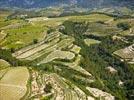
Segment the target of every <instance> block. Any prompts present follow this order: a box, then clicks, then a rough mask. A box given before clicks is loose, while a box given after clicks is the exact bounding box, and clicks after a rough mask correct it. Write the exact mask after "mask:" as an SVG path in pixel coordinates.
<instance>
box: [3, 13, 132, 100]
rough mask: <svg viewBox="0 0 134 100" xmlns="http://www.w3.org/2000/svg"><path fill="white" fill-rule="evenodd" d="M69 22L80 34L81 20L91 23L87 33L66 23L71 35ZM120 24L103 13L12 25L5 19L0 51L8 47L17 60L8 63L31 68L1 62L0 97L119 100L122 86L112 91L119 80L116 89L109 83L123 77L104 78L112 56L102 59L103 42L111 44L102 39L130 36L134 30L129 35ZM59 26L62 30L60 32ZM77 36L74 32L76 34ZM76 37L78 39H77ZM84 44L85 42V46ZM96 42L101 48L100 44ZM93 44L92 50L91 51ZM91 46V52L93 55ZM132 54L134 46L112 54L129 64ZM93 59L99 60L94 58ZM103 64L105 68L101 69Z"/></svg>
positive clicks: (13, 23) (14, 23) (37, 20)
mask: <svg viewBox="0 0 134 100" xmlns="http://www.w3.org/2000/svg"><path fill="white" fill-rule="evenodd" d="M65 21H69V22H72V23H73V24H74V30H76V31H77V29H81V27H82V24H81V22H83V23H84V24H86V25H88V27H87V28H88V29H87V30H86V29H85V30H84V31H82V33H81V34H82V35H81V34H78V33H77V32H76V31H74V30H73V28H71V27H73V25H72V26H71V25H68V27H69V28H70V30H71V31H69V32H68V31H67V32H68V33H67V32H66V31H65V30H66V29H67V28H68V27H66V26H64V22H65ZM125 21H126V22H129V23H130V21H129V19H125ZM120 22H122V20H117V21H116V20H114V17H110V16H107V15H105V14H89V15H83V16H67V17H60V18H46V17H38V18H29V19H25V20H20V19H19V20H17V19H16V21H15V20H11V22H9V23H8V21H7V23H8V24H7V23H6V25H2V26H1V25H0V26H1V27H0V29H1V33H0V46H1V47H2V49H8V50H9V51H8V52H10V51H11V52H10V53H11V54H12V57H13V60H15V61H12V62H11V61H10V60H7V61H10V63H13V64H15V65H16V64H17V66H18V65H26V64H27V62H28V65H29V66H28V68H27V67H15V68H13V64H12V65H10V64H9V63H8V62H6V61H4V60H2V59H0V88H1V90H2V91H0V95H3V96H0V100H19V99H24V100H27V99H28V100H33V99H35V100H36V99H39V98H40V99H42V100H51V99H52V100H96V99H99V100H102V99H104V100H115V97H114V96H117V94H118V93H120V91H122V90H121V89H122V88H121V89H119V92H118V91H117V94H116V95H114V93H113V91H116V89H117V88H120V87H119V86H118V85H117V80H116V81H114V84H112V86H113V85H115V84H116V86H115V87H114V89H113V87H112V86H111V84H110V85H109V83H110V82H111V80H112V81H113V80H114V79H119V76H117V77H115V76H116V75H115V76H114V75H113V76H112V75H111V74H110V75H109V73H105V71H104V73H105V74H106V75H105V76H103V74H101V72H100V71H102V72H103V70H105V69H104V67H105V68H106V67H107V66H108V65H109V64H111V62H108V60H111V59H112V58H110V59H109V58H108V59H104V60H102V58H105V55H104V56H102V55H103V54H104V53H105V52H103V51H105V49H104V50H103V49H101V47H99V46H100V44H101V45H102V46H103V45H104V46H107V45H105V44H104V42H105V41H103V39H104V38H105V37H106V38H107V37H108V36H110V35H111V36H112V37H113V41H112V42H111V41H110V40H109V41H108V42H109V43H111V44H112V43H113V44H114V43H115V44H116V42H117V40H119V39H117V37H121V39H122V37H123V36H124V33H123V32H128V34H129V33H130V31H131V33H132V34H133V27H131V28H130V29H129V30H126V31H123V30H122V29H121V28H118V27H117V24H118V23H120ZM79 23H80V24H79ZM75 24H76V26H75ZM132 25H133V22H132V23H131V26H132ZM62 26H63V27H62ZM61 27H62V28H63V30H61V31H60V28H61ZM77 27H78V28H77ZM82 28H83V27H82ZM72 30H73V31H72ZM49 31H50V32H49ZM59 31H60V32H59ZM74 32H76V33H75V34H73V33H74ZM76 34H78V36H79V35H80V37H75V35H76ZM90 35H91V37H90ZM92 35H93V36H92ZM116 36H117V37H116ZM125 36H126V34H125ZM115 38H116V39H115ZM108 39H109V38H108ZM34 40H36V41H34ZM81 40H82V41H81ZM125 40H126V41H127V42H129V40H127V39H126V37H124V38H123V39H122V42H123V43H126V42H125ZM82 43H84V44H83V45H82ZM85 44H86V45H85ZM96 44H98V45H97V46H96ZM111 44H110V45H111ZM91 45H92V46H93V47H92V48H90V47H91ZM89 48H90V49H91V50H93V51H89ZM94 48H95V49H94ZM98 48H99V49H100V50H102V51H101V52H99V53H98V51H99V50H98V51H97V50H96V49H98ZM109 48H110V47H108V50H109ZM115 48H116V47H115ZM115 48H114V49H115ZM85 49H86V50H87V51H86V50H85ZM114 49H113V50H114ZM108 50H107V51H108ZM92 52H93V53H92ZM6 53H7V52H6ZM84 53H86V54H84ZM90 53H91V55H90ZM133 53H134V52H133V45H131V46H130V47H127V48H125V49H121V50H118V51H115V52H114V55H116V56H118V57H120V58H121V59H125V60H126V59H127V60H129V61H130V60H131V63H132V62H133V60H134V58H133V57H134V54H133ZM98 54H99V55H98ZM90 56H91V57H92V58H91V57H90ZM94 56H97V57H98V58H94ZM100 56H101V57H102V58H100ZM111 56H112V55H110V57H111ZM89 57H90V58H89ZM6 59H8V58H6ZM98 59H99V60H98ZM90 60H91V61H90ZM112 60H113V61H114V60H115V59H112ZM93 61H94V62H93ZM100 62H103V64H102V65H101V63H100ZM96 64H98V66H99V67H98V66H97V65H96ZM112 64H113V63H112ZM102 66H103V67H102ZM112 67H116V66H114V65H113V66H112ZM97 68H98V69H97ZM115 69H116V68H115ZM117 72H118V70H117ZM102 77H104V78H102ZM107 77H110V79H111V80H107ZM111 77H112V78H111ZM109 81H110V82H109ZM91 87H92V88H91ZM93 87H95V88H93ZM99 88H100V89H99ZM105 88H106V89H105ZM111 88H112V89H113V90H112V89H111ZM101 89H102V90H104V91H107V92H110V93H112V94H110V93H107V92H104V91H102V90H101ZM111 91H112V92H111ZM115 93H116V92H115ZM14 94H15V96H14ZM122 94H123V93H122ZM113 95H114V96H113ZM117 97H118V96H117ZM119 97H120V95H119ZM119 100H120V98H119Z"/></svg>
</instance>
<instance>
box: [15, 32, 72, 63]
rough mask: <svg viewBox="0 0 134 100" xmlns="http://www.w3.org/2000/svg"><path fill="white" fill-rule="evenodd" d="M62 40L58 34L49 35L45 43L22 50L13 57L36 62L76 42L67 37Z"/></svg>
mask: <svg viewBox="0 0 134 100" xmlns="http://www.w3.org/2000/svg"><path fill="white" fill-rule="evenodd" d="M61 38H62V39H60V35H59V33H58V32H57V33H51V35H50V34H48V35H47V37H46V39H45V40H44V42H43V41H42V42H39V43H37V44H34V45H31V46H28V47H25V48H22V49H20V50H19V51H17V52H15V53H13V56H15V57H16V58H18V59H23V60H35V59H37V58H39V57H41V56H43V55H45V54H48V53H51V52H53V51H54V50H56V49H58V50H61V49H64V48H66V47H68V46H70V45H71V44H72V42H73V41H74V39H73V38H71V37H67V36H61Z"/></svg>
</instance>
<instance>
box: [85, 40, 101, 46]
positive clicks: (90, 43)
mask: <svg viewBox="0 0 134 100" xmlns="http://www.w3.org/2000/svg"><path fill="white" fill-rule="evenodd" d="M84 42H85V44H86V45H87V46H90V45H92V44H98V43H101V41H98V40H94V39H84Z"/></svg>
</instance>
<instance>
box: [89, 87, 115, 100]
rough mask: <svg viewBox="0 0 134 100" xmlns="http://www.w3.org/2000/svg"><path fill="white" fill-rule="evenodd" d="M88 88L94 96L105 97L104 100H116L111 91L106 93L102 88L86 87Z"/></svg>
mask: <svg viewBox="0 0 134 100" xmlns="http://www.w3.org/2000/svg"><path fill="white" fill-rule="evenodd" d="M86 88H87V90H89V91H90V92H91V93H92V94H93V96H94V97H98V98H99V99H102V100H103V99H104V100H115V98H114V96H112V95H111V94H109V93H106V92H104V91H102V90H99V89H96V88H91V87H86Z"/></svg>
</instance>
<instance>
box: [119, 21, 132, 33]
mask: <svg viewBox="0 0 134 100" xmlns="http://www.w3.org/2000/svg"><path fill="white" fill-rule="evenodd" d="M117 27H118V28H121V29H122V30H124V31H125V30H128V29H130V27H131V26H130V25H129V24H128V23H125V22H121V23H118V24H117Z"/></svg>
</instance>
